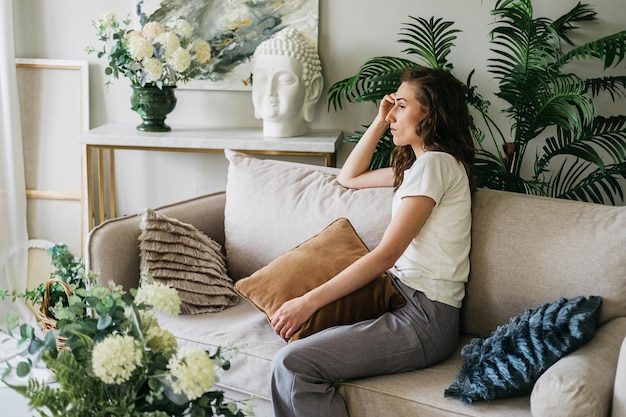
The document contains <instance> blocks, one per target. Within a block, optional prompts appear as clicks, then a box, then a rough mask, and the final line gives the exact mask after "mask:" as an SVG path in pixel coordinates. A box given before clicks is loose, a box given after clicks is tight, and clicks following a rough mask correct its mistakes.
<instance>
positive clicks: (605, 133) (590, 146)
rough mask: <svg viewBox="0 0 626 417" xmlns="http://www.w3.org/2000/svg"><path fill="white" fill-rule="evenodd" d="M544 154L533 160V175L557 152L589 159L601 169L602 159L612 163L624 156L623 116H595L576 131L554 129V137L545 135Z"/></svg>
mask: <svg viewBox="0 0 626 417" xmlns="http://www.w3.org/2000/svg"><path fill="white" fill-rule="evenodd" d="M543 152H544V155H543V156H542V157H541V158H539V159H538V160H537V164H536V175H538V174H539V173H541V172H544V171H545V170H546V167H547V166H548V164H549V162H550V161H551V160H552V159H553V158H554V157H556V156H557V155H572V156H575V157H576V158H579V159H582V160H584V161H586V162H589V163H591V164H593V165H595V166H596V167H598V168H599V169H600V170H601V171H602V170H604V169H605V165H606V163H605V159H607V158H610V159H611V160H612V161H613V163H614V164H619V163H620V162H621V161H624V160H626V117H625V116H613V117H609V118H605V117H601V116H598V117H596V118H595V119H594V121H593V123H592V124H591V125H589V126H588V127H587V128H586V129H584V131H583V132H581V134H579V135H574V134H572V132H570V131H567V130H563V129H558V130H557V136H556V137H550V138H548V139H546V145H545V146H544V147H543Z"/></svg>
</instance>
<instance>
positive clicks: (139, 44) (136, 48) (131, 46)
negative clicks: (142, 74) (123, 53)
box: [128, 36, 153, 61]
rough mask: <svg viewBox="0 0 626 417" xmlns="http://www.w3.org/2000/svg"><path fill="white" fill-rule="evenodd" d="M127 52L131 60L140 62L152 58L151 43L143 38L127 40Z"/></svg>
mask: <svg viewBox="0 0 626 417" xmlns="http://www.w3.org/2000/svg"><path fill="white" fill-rule="evenodd" d="M128 52H129V53H130V56H132V57H133V59H135V60H137V61H141V60H142V59H145V58H150V57H151V56H152V52H153V48H152V42H150V41H149V40H148V39H146V38H144V37H143V36H132V37H130V38H129V40H128Z"/></svg>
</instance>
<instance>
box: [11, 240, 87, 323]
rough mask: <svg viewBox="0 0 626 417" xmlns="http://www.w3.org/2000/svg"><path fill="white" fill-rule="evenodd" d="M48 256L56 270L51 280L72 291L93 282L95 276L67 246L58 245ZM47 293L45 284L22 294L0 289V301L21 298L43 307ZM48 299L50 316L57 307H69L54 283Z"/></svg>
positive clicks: (59, 287) (65, 298)
mask: <svg viewBox="0 0 626 417" xmlns="http://www.w3.org/2000/svg"><path fill="white" fill-rule="evenodd" d="M48 254H49V255H50V258H51V261H50V263H51V265H52V266H53V267H55V268H56V269H55V270H54V271H53V272H52V273H50V279H53V278H56V279H60V280H63V281H65V282H66V283H67V284H68V285H69V287H70V289H71V290H72V291H74V290H75V289H77V288H85V287H86V286H87V284H89V283H90V282H91V281H93V278H94V277H93V274H88V273H87V272H86V269H85V264H84V262H83V260H82V259H81V258H78V257H75V256H74V255H73V254H72V253H71V252H70V251H69V249H68V247H67V245H65V244H61V243H59V244H56V245H54V246H53V247H51V248H50V249H48ZM45 291H46V285H45V284H39V285H38V286H37V288H35V289H33V290H26V291H24V292H22V293H18V292H17V291H16V290H13V291H9V290H6V289H4V288H0V300H4V299H5V298H6V297H8V296H10V297H11V298H12V300H13V301H15V300H16V299H17V298H21V299H23V300H24V301H28V302H30V303H32V304H33V305H35V306H41V305H42V303H43V297H44V293H45ZM48 297H49V305H50V311H49V313H50V314H53V312H52V310H53V309H54V307H55V306H57V305H62V306H67V305H68V301H67V295H66V294H65V290H64V289H63V287H62V286H61V284H58V283H52V284H51V285H50V286H49V288H48ZM53 317H54V316H53Z"/></svg>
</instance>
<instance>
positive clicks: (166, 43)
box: [155, 32, 180, 54]
mask: <svg viewBox="0 0 626 417" xmlns="http://www.w3.org/2000/svg"><path fill="white" fill-rule="evenodd" d="M155 41H156V42H158V43H160V44H161V46H162V47H163V49H164V50H165V54H170V53H171V52H173V51H175V50H177V49H178V48H180V39H178V36H176V34H175V33H174V32H165V33H163V34H161V35H159V36H157V37H156V38H155Z"/></svg>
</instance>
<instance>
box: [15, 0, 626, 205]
mask: <svg viewBox="0 0 626 417" xmlns="http://www.w3.org/2000/svg"><path fill="white" fill-rule="evenodd" d="M577 2H578V0H556V1H541V0H536V1H535V2H534V3H535V13H536V15H546V16H550V17H556V16H559V15H561V14H562V13H564V12H565V11H566V10H568V9H569V8H571V7H573V6H574V5H575V4H576V3H577ZM494 3H495V1H494V0H438V1H432V0H390V1H389V0H388V1H380V0H320V22H319V29H320V39H319V49H320V56H321V59H322V64H323V69H324V77H325V82H326V88H328V86H330V85H331V84H332V83H334V82H336V81H338V80H340V79H343V78H345V77H348V76H350V75H352V74H354V72H355V71H356V70H357V69H358V67H359V66H360V65H361V64H362V63H363V62H364V61H365V60H366V59H368V58H371V57H374V56H379V55H396V56H404V57H406V55H404V54H402V53H401V50H402V49H403V45H401V44H399V43H397V42H396V41H397V38H398V35H397V33H398V32H399V30H400V28H401V27H402V24H403V23H405V22H407V21H408V20H409V19H408V16H409V15H411V16H421V17H425V18H430V17H431V16H436V17H443V18H444V19H445V20H452V21H455V22H456V23H457V26H456V27H458V28H459V29H461V30H463V33H461V34H460V35H459V39H458V40H457V47H456V48H455V49H454V51H453V53H452V57H451V61H452V62H454V63H455V73H456V75H457V76H458V77H459V78H460V79H462V80H465V79H466V77H467V74H468V73H469V71H470V70H471V69H474V68H475V69H476V71H477V74H476V75H475V77H474V82H475V83H478V84H479V85H480V86H481V92H482V94H483V95H484V96H485V97H486V98H488V99H491V100H492V103H493V105H494V110H495V109H497V108H498V103H497V100H495V99H494V98H493V97H490V96H489V95H488V92H490V91H493V89H494V86H493V82H492V81H490V76H489V74H488V73H487V72H486V65H487V58H488V56H489V51H488V32H489V30H490V26H489V23H490V22H491V16H490V10H491V7H492V6H493V4H494ZM588 3H589V4H591V5H592V6H593V7H594V8H595V10H596V11H597V12H598V14H599V18H600V23H599V24H596V25H595V26H594V27H593V34H592V35H591V36H592V37H594V38H595V37H599V36H602V35H605V34H609V33H613V32H616V31H618V30H620V29H623V28H624V27H625V26H626V7H624V0H592V1H589V2H588ZM14 8H15V14H16V16H15V19H16V22H15V26H16V32H17V33H16V38H17V45H16V51H17V52H16V53H17V55H18V57H23V58H54V59H73V60H74V59H79V60H88V61H89V62H90V72H89V75H90V78H91V87H90V97H91V98H90V100H91V126H92V127H96V126H99V125H102V124H105V123H108V122H114V121H115V122H129V123H138V122H139V119H138V116H137V115H136V114H135V113H134V112H133V111H131V110H130V104H129V98H130V94H131V90H130V87H129V83H128V81H127V80H126V79H122V80H118V81H116V82H115V84H114V85H113V86H112V87H111V88H110V89H109V91H108V92H105V89H104V87H103V84H104V81H105V77H104V73H103V63H102V62H101V61H98V60H97V58H96V57H95V56H93V55H88V54H87V53H86V52H85V47H86V46H88V45H94V44H96V43H97V40H96V37H95V31H94V29H93V28H92V26H91V20H92V19H95V18H97V17H98V16H99V15H100V14H101V13H102V12H104V11H112V12H114V13H116V14H117V15H118V16H125V15H126V14H127V13H130V12H132V10H133V0H14ZM620 71H621V72H622V73H623V64H622V68H620ZM177 97H178V104H177V107H176V109H175V110H174V112H173V113H172V114H171V115H170V116H169V117H168V124H170V125H171V126H172V127H173V129H176V125H177V124H197V125H202V126H209V127H211V126H215V127H221V126H240V127H250V126H253V127H259V128H261V126H262V125H261V122H260V121H259V120H256V119H255V118H254V113H253V107H252V102H251V97H250V93H249V92H240V91H239V92H227V91H191V90H181V89H179V90H178V91H177ZM614 106H615V105H612V104H607V105H606V109H611V108H612V107H614ZM609 113H611V114H616V113H620V114H624V113H626V104H624V103H621V104H620V107H619V108H613V109H612V111H609ZM374 114H375V108H374V107H373V106H372V105H370V104H359V105H356V104H354V105H349V106H347V107H346V108H345V109H344V110H343V111H341V112H334V111H331V112H328V111H327V109H326V101H325V97H323V98H322V99H321V100H320V102H319V103H318V109H317V115H316V119H315V120H314V122H313V123H312V124H311V127H313V128H334V129H341V130H343V131H344V133H345V134H349V133H350V132H351V131H353V130H357V129H360V128H361V125H363V124H367V123H369V121H370V119H371V117H373V115H374ZM350 149H351V146H350V145H349V144H343V145H342V147H341V149H340V152H339V158H338V161H339V164H341V163H342V162H343V161H344V160H345V157H346V155H347V153H348V152H349V150H350ZM116 163H117V166H118V172H117V181H118V214H127V213H131V212H135V211H139V210H141V209H143V208H144V207H146V206H156V205H160V204H165V203H168V202H172V201H177V200H179V199H182V198H187V197H192V196H195V195H199V194H204V193H208V192H212V191H216V190H220V189H223V188H224V185H225V175H226V168H227V164H226V161H225V159H224V158H223V156H221V155H192V154H170V153H155V152H150V153H146V152H138V151H133V152H130V151H127V152H118V153H117V154H116Z"/></svg>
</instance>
